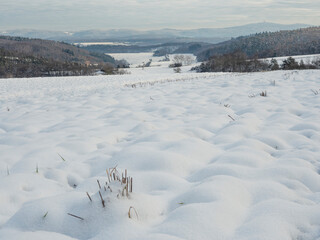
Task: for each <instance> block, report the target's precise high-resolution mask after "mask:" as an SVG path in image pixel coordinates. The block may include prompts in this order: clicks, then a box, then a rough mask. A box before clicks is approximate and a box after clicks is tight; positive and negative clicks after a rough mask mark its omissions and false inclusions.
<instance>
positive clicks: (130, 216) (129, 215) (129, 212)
mask: <svg viewBox="0 0 320 240" xmlns="http://www.w3.org/2000/svg"><path fill="white" fill-rule="evenodd" d="M131 209H133V211H134V212H135V214H136V217H137V219H139V216H138V213H137V211H136V209H135V208H134V207H132V206H131V207H130V208H129V211H128V217H129V218H132V215H131Z"/></svg>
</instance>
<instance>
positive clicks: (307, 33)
mask: <svg viewBox="0 0 320 240" xmlns="http://www.w3.org/2000/svg"><path fill="white" fill-rule="evenodd" d="M235 51H242V52H244V53H246V54H247V55H248V56H249V57H253V56H257V57H259V58H266V57H281V56H293V55H306V54H317V53H320V27H309V28H302V29H298V30H291V31H278V32H263V33H258V34H253V35H249V36H244V37H238V38H234V39H231V40H229V41H225V42H222V43H218V44H214V45H211V46H209V47H208V46H207V47H206V48H205V49H201V50H197V52H196V53H195V54H196V55H197V58H198V61H204V60H207V59H209V58H210V57H212V56H217V55H223V54H227V53H232V52H235Z"/></svg>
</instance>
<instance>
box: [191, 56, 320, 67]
mask: <svg viewBox="0 0 320 240" xmlns="http://www.w3.org/2000/svg"><path fill="white" fill-rule="evenodd" d="M293 69H320V58H317V59H315V60H313V61H310V62H304V61H303V60H301V61H300V62H297V61H296V60H295V59H294V58H293V57H288V58H287V59H285V60H283V61H282V63H280V64H279V63H278V61H277V60H276V59H274V58H273V59H271V60H270V61H267V60H260V59H258V58H257V56H256V57H254V58H248V56H247V55H246V54H245V53H244V52H241V51H236V52H233V53H227V54H223V55H219V56H213V57H211V58H210V59H209V60H208V61H205V62H203V63H201V64H200V65H199V66H197V67H194V68H192V69H191V70H195V71H197V72H261V71H274V70H293Z"/></svg>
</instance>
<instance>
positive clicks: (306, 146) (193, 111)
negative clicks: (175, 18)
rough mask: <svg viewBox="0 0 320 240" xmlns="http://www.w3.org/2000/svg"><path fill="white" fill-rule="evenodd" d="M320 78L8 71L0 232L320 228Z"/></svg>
mask: <svg viewBox="0 0 320 240" xmlns="http://www.w3.org/2000/svg"><path fill="white" fill-rule="evenodd" d="M146 71H149V70H146ZM319 88H320V72H319V71H315V70H314V71H311V70H308V71H276V72H268V73H252V74H214V73H206V74H196V73H182V74H174V73H171V70H170V72H167V73H162V74H161V73H156V74H131V75H123V76H95V77H66V78H35V79H2V80H0V104H1V105H0V239H4V240H7V239H14V240H16V239H30V240H31V239H32V240H40V239H41V240H42V239H46V240H50V239H54V240H69V239H95V240H98V239H115V240H118V239H136V240H138V239H139V240H140V239H143V240H150V239H155V240H160V239H161V240H182V239H190V240H194V239H199V240H200V239H201V240H211V239H223V240H234V239H236V240H240V239H241V240H242V239H250V240H260V239H261V240H262V239H267V240H269V239H270V240H314V239H320V175H319V173H320V121H319V120H320V93H319V94H317V92H320V89H319ZM311 89H312V90H313V91H311ZM262 91H267V96H266V97H263V96H260V93H261V92H262ZM113 167H117V168H116V169H117V170H118V171H119V173H120V175H119V176H120V177H122V176H121V173H122V172H125V169H127V174H128V176H130V177H132V179H133V180H132V187H133V189H132V193H131V192H130V185H131V184H129V191H128V193H127V190H126V189H125V186H127V185H126V184H121V183H120V182H119V181H117V180H116V181H114V180H112V179H113V177H116V174H115V175H113V173H115V170H113V169H112V168H113ZM106 170H108V173H109V174H108V175H107V171H106ZM110 173H111V174H110ZM97 180H99V183H100V185H101V189H100V187H99V185H98V183H97ZM129 183H131V181H130V180H129ZM123 189H124V190H123ZM99 191H100V194H101V197H100V195H99ZM87 192H88V194H89V196H90V198H91V200H92V201H91V200H90V199H89V197H88V195H87ZM127 194H128V196H127ZM101 198H102V199H103V201H104V205H105V207H103V205H102V201H101ZM130 207H133V208H130ZM129 209H130V218H129V216H128V211H129ZM135 211H136V212H135ZM70 214H72V215H73V216H72V215H70ZM75 216H76V217H75Z"/></svg>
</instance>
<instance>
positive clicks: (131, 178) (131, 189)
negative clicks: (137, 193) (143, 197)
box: [130, 178, 132, 192]
mask: <svg viewBox="0 0 320 240" xmlns="http://www.w3.org/2000/svg"><path fill="white" fill-rule="evenodd" d="M130 192H132V178H130Z"/></svg>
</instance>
